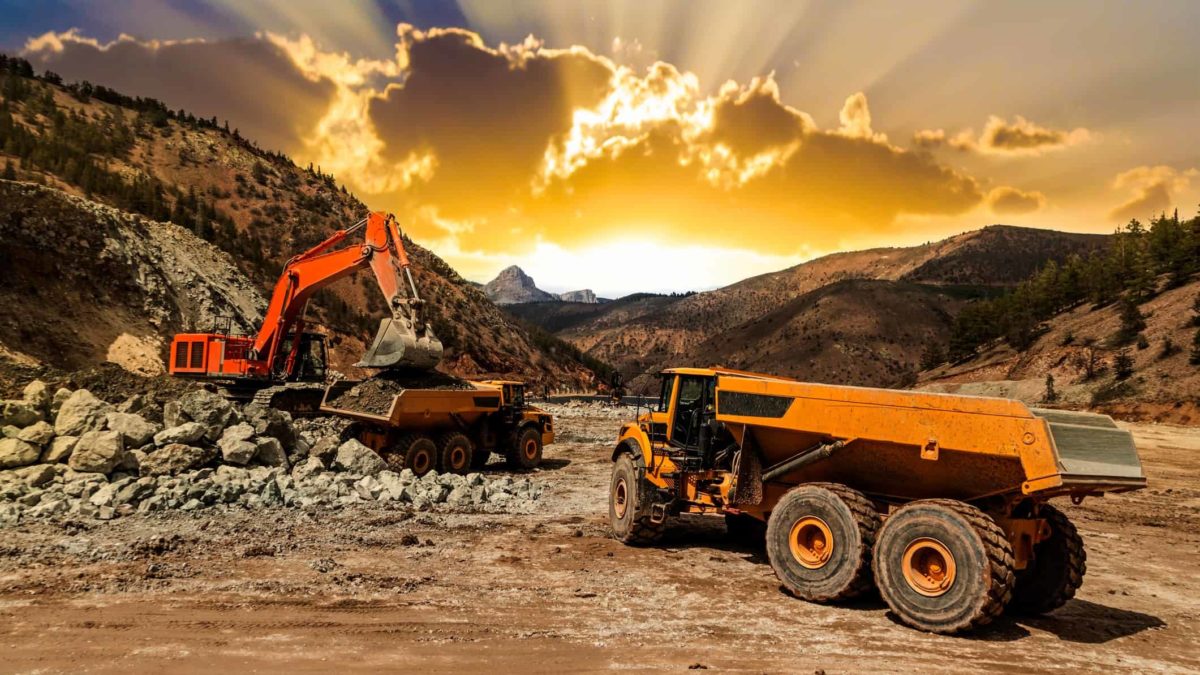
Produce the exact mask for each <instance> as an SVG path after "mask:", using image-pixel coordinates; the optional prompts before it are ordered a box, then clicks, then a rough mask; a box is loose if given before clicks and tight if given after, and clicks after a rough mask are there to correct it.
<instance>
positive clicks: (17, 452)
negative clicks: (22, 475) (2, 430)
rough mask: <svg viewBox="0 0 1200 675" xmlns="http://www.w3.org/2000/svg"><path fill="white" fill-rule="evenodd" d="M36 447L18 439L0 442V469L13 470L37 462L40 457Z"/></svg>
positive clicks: (7, 439)
mask: <svg viewBox="0 0 1200 675" xmlns="http://www.w3.org/2000/svg"><path fill="white" fill-rule="evenodd" d="M41 454H42V453H41V450H38V448H37V446H36V445H33V444H32V443H27V442H25V441H23V440H21V439H19V438H5V439H4V440H0V469H15V468H17V467H19V466H28V465H30V464H33V463H34V462H36V461H38V457H39V456H40V455H41Z"/></svg>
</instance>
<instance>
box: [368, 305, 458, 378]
mask: <svg viewBox="0 0 1200 675" xmlns="http://www.w3.org/2000/svg"><path fill="white" fill-rule="evenodd" d="M423 332H424V335H420V336H418V335H417V332H416V331H415V330H413V328H412V324H411V323H410V322H409V321H408V320H406V319H403V318H395V317H393V318H390V319H383V320H381V321H380V322H379V332H378V333H376V334H375V340H374V341H373V342H371V347H370V348H369V349H367V353H366V354H364V355H363V357H362V360H361V361H359V362H358V363H356V364H354V365H355V366H357V367H359V368H413V369H418V370H429V369H431V368H433V367H434V366H436V365H437V364H438V362H439V361H441V360H442V343H441V341H439V340H438V339H437V338H436V337H434V336H433V334H432V332H430V331H428V330H426V331H423Z"/></svg>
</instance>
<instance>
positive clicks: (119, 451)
mask: <svg viewBox="0 0 1200 675" xmlns="http://www.w3.org/2000/svg"><path fill="white" fill-rule="evenodd" d="M81 391H82V390H81ZM124 456H125V443H124V442H123V441H122V440H121V434H120V433H118V432H116V431H89V432H87V433H85V434H83V435H82V436H80V437H79V442H77V443H76V444H75V449H74V450H72V451H71V458H70V459H69V460H67V466H69V467H71V468H72V469H75V470H76V471H88V472H91V473H108V472H110V471H112V470H113V469H115V468H116V467H117V465H118V464H120V463H121V460H122V459H123V458H124Z"/></svg>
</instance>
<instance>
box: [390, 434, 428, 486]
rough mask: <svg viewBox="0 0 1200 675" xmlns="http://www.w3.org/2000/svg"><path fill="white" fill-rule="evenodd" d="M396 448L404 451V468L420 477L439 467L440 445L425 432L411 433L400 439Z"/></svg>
mask: <svg viewBox="0 0 1200 675" xmlns="http://www.w3.org/2000/svg"><path fill="white" fill-rule="evenodd" d="M396 448H397V449H398V450H400V451H401V452H403V453H404V466H403V468H405V469H408V470H409V471H412V472H413V473H414V474H416V475H417V476H418V477H420V476H424V475H425V474H427V473H429V472H430V471H433V470H434V469H436V468H437V461H438V446H437V443H434V442H433V439H432V438H430V437H428V436H426V435H424V434H409V435H407V436H405V437H403V438H401V439H400V442H399V443H397V444H396Z"/></svg>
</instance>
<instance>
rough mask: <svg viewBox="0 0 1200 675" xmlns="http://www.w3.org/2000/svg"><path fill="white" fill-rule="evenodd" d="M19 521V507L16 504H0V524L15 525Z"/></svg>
mask: <svg viewBox="0 0 1200 675" xmlns="http://www.w3.org/2000/svg"><path fill="white" fill-rule="evenodd" d="M19 522H21V507H19V506H17V505H16V504H0V525H16V524H17V523H19Z"/></svg>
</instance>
